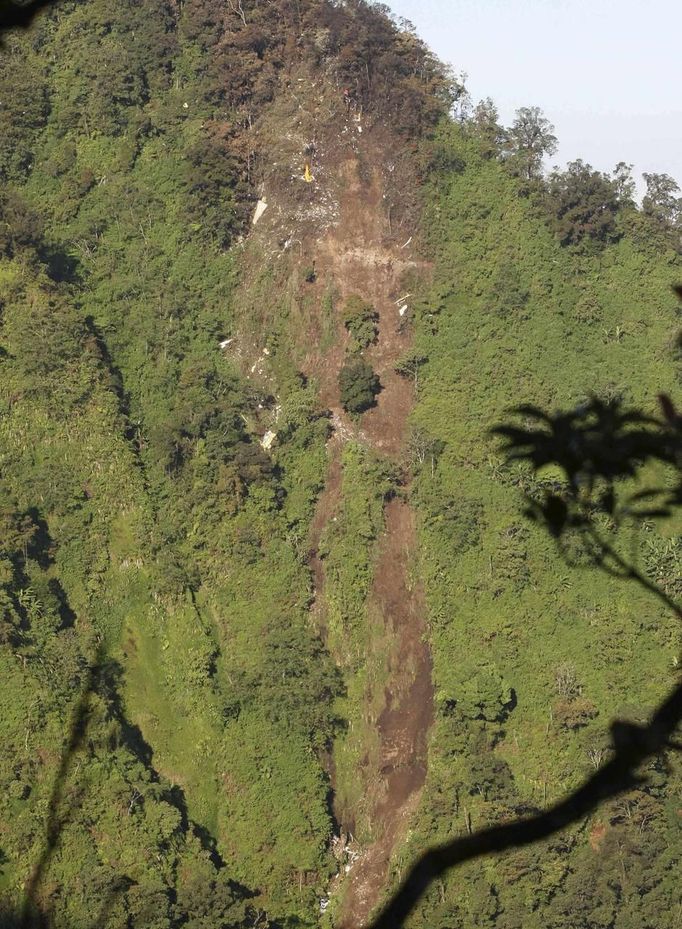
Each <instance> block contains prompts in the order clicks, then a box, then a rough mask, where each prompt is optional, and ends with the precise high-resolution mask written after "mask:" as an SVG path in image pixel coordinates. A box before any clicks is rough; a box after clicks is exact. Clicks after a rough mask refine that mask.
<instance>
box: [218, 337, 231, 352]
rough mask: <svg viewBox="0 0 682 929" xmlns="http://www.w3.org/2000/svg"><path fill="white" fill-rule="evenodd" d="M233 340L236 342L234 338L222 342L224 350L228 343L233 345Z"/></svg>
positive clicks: (221, 345)
mask: <svg viewBox="0 0 682 929" xmlns="http://www.w3.org/2000/svg"><path fill="white" fill-rule="evenodd" d="M233 342H234V339H223V341H222V342H221V343H220V347H221V348H222V350H223V351H225V349H226V348H227V347H228V345H232V343H233Z"/></svg>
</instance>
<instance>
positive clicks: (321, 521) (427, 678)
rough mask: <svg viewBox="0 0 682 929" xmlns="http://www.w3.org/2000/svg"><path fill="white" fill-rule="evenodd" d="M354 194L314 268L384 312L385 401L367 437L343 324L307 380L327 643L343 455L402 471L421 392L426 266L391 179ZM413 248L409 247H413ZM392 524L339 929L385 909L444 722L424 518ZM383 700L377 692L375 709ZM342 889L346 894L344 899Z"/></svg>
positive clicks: (352, 182) (375, 352)
mask: <svg viewBox="0 0 682 929" xmlns="http://www.w3.org/2000/svg"><path fill="white" fill-rule="evenodd" d="M365 154H366V156H367V160H368V162H369V163H370V164H373V165H381V164H382V154H383V153H382V152H381V151H380V150H375V151H373V152H369V153H367V152H366V153H365ZM340 171H341V172H342V174H343V179H344V184H343V185H342V192H341V195H340V198H339V222H338V223H337V224H336V225H335V226H334V227H333V228H332V229H330V230H329V231H328V232H327V234H326V235H325V236H324V237H323V238H322V239H321V241H319V242H318V243H317V244H316V248H315V252H314V255H315V266H316V268H317V271H318V277H319V280H320V281H324V282H325V285H326V286H329V284H330V283H332V284H333V286H334V288H335V290H336V292H337V294H338V297H339V298H340V299H339V304H340V305H341V304H342V303H343V301H344V300H345V299H346V298H347V297H348V296H349V295H350V294H358V295H360V296H361V297H362V298H364V299H365V300H368V301H369V302H370V303H372V304H373V306H374V307H375V308H376V310H377V312H378V314H379V336H378V339H377V343H376V345H374V346H372V347H371V348H370V349H369V350H368V351H367V352H366V357H367V358H368V360H369V361H370V362H371V364H372V366H373V367H374V370H375V371H376V373H377V374H378V375H379V377H380V380H381V384H382V391H381V393H380V394H379V396H378V398H377V405H376V407H375V408H373V409H372V410H370V411H369V412H367V413H366V414H365V415H364V416H363V417H362V422H361V424H360V427H358V426H357V425H356V424H355V423H353V422H352V421H351V420H350V418H349V417H348V415H347V414H346V413H345V412H344V410H343V409H342V408H341V406H340V403H339V396H338V374H339V371H340V369H341V366H342V365H343V360H344V356H345V348H346V341H345V340H346V338H347V336H346V334H345V331H344V330H343V327H342V325H341V323H340V322H339V321H338V320H337V331H338V338H337V339H336V340H335V344H334V345H333V346H332V347H331V348H330V349H328V350H327V351H326V352H324V353H320V352H319V351H315V350H314V349H313V350H311V352H310V355H309V357H308V359H307V362H306V368H307V371H306V373H307V374H309V375H311V376H314V377H315V378H316V380H317V382H318V384H319V385H320V394H321V398H322V402H323V403H324V404H325V406H327V407H328V409H329V410H330V411H331V418H332V425H333V429H334V437H333V439H332V440H331V441H330V446H329V451H330V465H329V471H328V476H327V483H326V487H325V489H324V491H323V493H322V494H321V496H320V499H319V501H318V506H317V512H316V515H315V519H314V521H313V525H312V528H311V534H310V565H311V569H312V573H313V581H314V585H315V600H314V606H313V615H314V616H315V617H316V621H317V623H318V627H319V628H320V631H321V634H322V635H323V636H326V625H325V620H324V586H325V572H324V562H323V560H322V559H321V558H320V557H319V554H318V549H319V545H320V539H321V537H322V534H323V532H324V530H325V527H326V526H327V525H328V523H329V521H330V520H331V519H332V518H333V514H334V512H335V510H336V508H337V506H338V504H339V501H340V496H341V483H342V468H341V450H342V448H343V444H344V442H346V441H348V440H349V439H350V438H354V439H356V440H358V441H362V442H365V443H366V444H367V445H369V446H370V447H372V448H373V449H375V450H376V451H378V452H380V453H382V454H384V455H386V456H388V457H390V458H391V459H393V460H395V461H396V462H399V461H400V460H401V458H402V455H403V450H404V445H405V439H406V431H407V421H408V417H409V414H410V412H411V409H412V407H413V404H414V396H413V387H412V385H411V383H410V382H409V381H408V380H406V379H404V378H401V377H399V376H398V375H397V374H396V373H395V371H394V367H395V364H396V361H397V360H398V358H399V357H400V356H401V355H402V354H403V353H404V352H405V351H406V350H407V349H408V348H409V347H410V337H409V334H408V333H407V332H406V331H405V327H404V326H403V325H402V324H401V323H402V319H401V315H400V312H399V310H400V305H399V304H400V301H399V300H398V298H399V297H400V296H401V286H402V278H403V275H404V273H405V272H406V271H407V270H409V269H411V268H415V267H418V262H416V261H413V260H412V259H411V258H410V256H409V252H406V250H405V249H404V248H401V247H400V245H393V244H390V243H388V244H387V243H386V238H385V231H386V218H385V211H384V209H383V203H382V196H383V195H382V176H381V170H380V168H378V167H377V168H375V169H374V171H373V173H372V175H371V178H370V179H368V180H364V181H362V180H361V179H360V176H359V174H360V171H359V162H358V159H357V158H348V159H347V160H345V161H344V162H342V164H341V165H340ZM405 238H407V237H405ZM384 516H385V526H384V532H383V536H382V538H381V539H380V543H379V547H378V556H377V560H376V563H375V567H374V581H373V587H372V592H371V596H370V603H369V604H368V615H369V616H378V617H379V622H378V624H377V626H378V628H377V631H376V635H378V636H382V637H383V638H385V639H386V640H387V641H388V642H389V643H390V646H389V649H388V651H389V654H388V655H387V671H388V673H387V676H386V680H385V687H384V693H383V709H382V711H381V713H380V715H379V718H378V721H377V729H378V735H379V748H378V752H376V753H374V754H375V756H376V757H374V758H373V760H372V762H371V765H370V767H371V770H367V769H366V768H365V769H363V772H364V773H363V780H364V784H363V787H364V788H365V793H366V795H367V796H369V797H370V808H371V822H372V834H373V837H374V838H373V841H372V842H371V844H369V845H368V846H367V847H365V848H361V849H356V850H355V851H354V853H353V856H352V859H351V862H352V863H351V864H350V867H347V868H346V869H345V870H346V871H347V874H346V875H345V876H343V874H342V876H341V880H340V881H339V883H338V886H337V891H338V894H339V898H340V902H339V905H338V908H337V909H336V914H337V915H336V921H335V925H336V926H337V929H361V927H363V926H366V925H367V924H368V921H369V918H370V914H371V913H372V911H373V910H374V909H375V908H376V906H377V905H378V904H379V903H380V902H381V900H382V898H383V896H384V894H385V892H386V889H387V883H388V875H389V866H390V861H391V858H392V856H393V854H394V853H395V851H396V850H397V848H398V847H399V844H400V842H401V840H402V839H403V837H404V836H405V833H406V830H407V828H408V825H409V820H410V817H411V815H412V814H413V812H414V810H415V809H416V806H417V803H418V801H419V797H420V793H421V788H422V786H423V784H424V780H425V776H426V755H427V750H426V737H427V732H428V729H429V727H430V724H431V720H432V714H433V692H432V684H431V658H430V652H429V648H428V645H427V644H426V641H425V639H426V618H425V605H424V599H423V594H422V592H421V590H420V588H419V586H418V585H416V584H414V583H413V581H412V566H413V565H414V563H415V560H416V531H415V521H414V515H413V513H412V511H411V509H410V507H409V504H408V503H407V502H405V500H404V499H401V498H399V497H395V498H393V499H392V500H390V501H389V502H388V503H387V504H386V507H385V513H384ZM373 696H375V695H372V694H369V693H368V694H367V702H368V705H369V704H370V702H371V700H372V697H373ZM335 812H336V816H337V819H338V821H339V825H340V828H341V830H342V832H344V833H346V834H347V833H349V832H350V831H352V830H353V823H354V818H355V817H354V811H353V810H343V809H338V808H337V809H336V810H335ZM337 891H335V893H336V892H337Z"/></svg>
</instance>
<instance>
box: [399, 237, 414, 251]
mask: <svg viewBox="0 0 682 929" xmlns="http://www.w3.org/2000/svg"><path fill="white" fill-rule="evenodd" d="M413 238H414V236H410V238H409V239H408V240H407V242H406V243H405V244H404V245H401V246H400V247H401V248H407V246H408V245H409V244H410V242H411V241H412V239H413Z"/></svg>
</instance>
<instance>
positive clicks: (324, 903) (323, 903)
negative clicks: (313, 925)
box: [320, 897, 329, 913]
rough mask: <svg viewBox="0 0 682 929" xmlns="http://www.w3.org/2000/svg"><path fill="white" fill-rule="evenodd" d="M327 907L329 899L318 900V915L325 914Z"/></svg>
mask: <svg viewBox="0 0 682 929" xmlns="http://www.w3.org/2000/svg"><path fill="white" fill-rule="evenodd" d="M328 907H329V897H322V899H321V900H320V913H326V912H327V909H328Z"/></svg>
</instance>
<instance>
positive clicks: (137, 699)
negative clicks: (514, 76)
mask: <svg viewBox="0 0 682 929" xmlns="http://www.w3.org/2000/svg"><path fill="white" fill-rule="evenodd" d="M462 92H463V91H462V88H461V87H460V86H459V85H458V84H457V83H456V82H454V81H453V80H452V78H451V75H449V74H448V73H447V71H446V70H445V69H444V68H443V67H442V66H441V65H439V63H438V62H437V61H435V60H434V58H433V56H432V55H430V53H429V52H428V50H427V49H426V48H425V47H424V46H423V44H422V43H421V42H420V41H419V40H418V38H417V37H416V36H415V35H414V34H413V33H412V32H411V31H410V29H409V28H408V27H406V26H402V27H400V28H398V27H396V26H395V25H394V24H393V23H392V22H391V20H390V19H389V18H388V17H387V16H386V14H385V12H384V11H383V10H382V9H380V8H375V7H374V6H373V5H370V4H367V3H365V2H363V0H347V2H344V3H336V2H331V0H330V2H326V0H296V2H290V0H268V2H263V0H241V2H239V3H227V4H218V3H215V2H214V0H187V2H185V3H182V4H177V3H175V2H171V0H169V2H164V0H153V2H151V3H145V4H139V3H135V2H133V0H126V2H124V3H121V4H116V5H113V6H112V4H110V3H108V2H106V0H84V2H79V3H72V2H63V3H61V4H60V5H59V6H58V7H55V9H54V10H53V11H52V12H50V13H49V14H47V15H44V16H43V17H41V18H39V20H38V21H37V22H36V25H35V28H34V29H33V30H32V31H31V32H30V33H29V34H28V35H23V34H11V35H9V36H8V39H7V45H6V48H5V49H3V52H2V54H1V55H0V99H1V100H2V106H0V179H1V182H2V190H1V191H0V311H1V319H0V367H1V368H2V380H1V383H0V403H1V404H2V410H1V412H2V421H1V422H0V437H1V438H2V448H1V449H0V455H1V458H0V465H1V466H2V480H1V482H0V558H1V559H2V560H1V561H0V572H1V573H0V583H1V584H2V600H1V601H0V603H1V605H2V609H3V618H2V626H1V627H0V661H1V662H2V668H3V675H4V678H3V679H4V680H6V682H7V683H6V686H4V687H3V696H2V704H1V706H2V729H3V737H4V740H3V744H4V748H3V751H2V754H1V755H0V788H2V791H1V792H2V801H1V802H2V804H3V806H2V818H1V821H0V899H1V900H2V906H6V909H7V911H8V913H7V919H6V922H8V923H11V921H14V920H15V919H16V917H17V914H21V911H22V908H23V907H24V905H25V903H26V896H27V891H28V893H29V895H30V898H31V899H30V900H29V901H28V902H29V903H30V904H31V906H32V907H33V910H34V913H33V915H34V916H35V918H36V920H37V919H39V918H42V919H43V921H44V923H45V924H46V925H48V926H55V927H67V926H68V927H69V929H70V927H81V926H82V927H86V926H89V925H91V924H92V921H93V919H97V920H99V921H101V917H100V916H99V915H98V914H100V913H105V912H106V913H107V914H108V918H109V921H108V925H112V926H120V927H121V929H124V927H125V929H131V927H133V929H138V927H139V929H143V927H147V926H155V927H159V929H180V927H181V926H200V925H201V926H210V927H211V929H217V927H229V929H241V927H246V926H256V925H271V926H273V927H274V926H277V927H281V929H285V927H294V926H299V927H300V926H318V925H320V926H323V927H327V926H329V925H330V924H331V925H335V926H338V927H342V929H351V927H360V926H363V925H365V926H366V925H367V924H368V922H369V919H370V915H371V912H372V910H373V908H374V907H375V906H376V905H377V904H378V903H380V901H381V900H382V898H383V896H384V895H385V894H386V893H387V892H389V891H390V888H391V885H392V882H393V881H395V880H399V878H400V876H401V873H402V872H403V870H404V867H405V865H406V864H407V863H408V861H409V860H410V858H411V856H412V855H413V854H417V853H418V852H420V851H422V850H423V848H424V847H425V846H427V845H429V844H430V843H432V842H435V841H440V840H442V839H443V838H445V837H446V836H450V835H451V834H452V833H455V832H459V831H464V830H466V829H472V828H476V827H477V826H479V825H481V824H484V823H488V822H497V821H502V820H505V819H508V818H510V817H514V816H517V815H520V814H523V813H525V812H527V811H529V810H531V809H535V808H537V807H540V806H542V805H544V804H545V803H547V802H549V801H550V800H552V799H555V798H556V797H558V796H559V795H561V794H562V793H564V792H565V791H566V790H567V789H569V788H570V787H571V786H574V785H575V784H576V783H578V782H579V780H580V779H581V777H582V776H583V775H584V773H585V772H586V771H587V770H588V769H590V767H593V766H594V765H595V764H597V765H598V764H599V760H600V759H601V758H603V757H605V753H606V751H607V747H606V746H607V739H608V724H609V721H610V720H611V719H612V718H614V717H615V716H616V715H618V714H622V715H624V716H626V717H627V718H633V719H637V718H639V717H640V716H641V715H642V713H643V712H645V711H646V709H647V708H648V707H649V706H651V705H652V704H653V703H654V702H655V700H656V699H657V697H658V696H659V695H660V693H661V692H662V690H663V689H665V682H666V681H667V679H668V678H669V677H670V676H672V675H674V674H676V673H677V671H676V670H675V669H676V667H677V665H676V664H675V659H676V658H677V648H678V645H679V642H678V630H677V629H675V628H674V627H672V625H671V623H670V622H669V620H668V618H667V617H665V616H664V615H663V614H662V613H661V612H660V610H658V608H657V607H656V605H655V604H652V603H651V602H649V601H648V600H646V599H644V598H642V597H639V596H636V595H635V594H634V593H633V592H631V591H628V590H626V589H625V588H623V587H621V586H619V585H618V584H616V583H615V582H605V581H604V579H603V577H601V576H599V575H595V574H594V573H590V572H587V571H585V572H583V573H580V574H578V573H577V572H574V571H573V570H572V569H569V568H568V567H566V566H565V565H564V564H563V563H562V562H561V561H560V560H559V559H558V557H556V556H555V553H554V551H553V550H552V549H550V548H548V545H547V540H546V539H545V538H544V537H543V536H542V535H541V534H540V532H539V530H538V529H537V528H532V527H529V526H527V525H526V523H525V522H524V521H523V519H522V517H521V515H520V509H521V505H522V504H521V501H520V498H519V495H518V491H519V489H524V488H525V489H527V488H528V487H532V486H534V484H533V482H534V481H536V477H535V476H533V475H531V474H528V473H525V472H523V471H518V470H515V469H513V468H509V467H508V466H507V465H505V463H504V462H503V461H501V460H500V459H499V458H498V457H497V455H496V454H495V450H494V447H493V445H492V443H491V441H490V439H489V436H488V432H487V431H488V429H489V428H490V427H491V426H492V425H494V423H496V422H497V421H499V419H500V418H501V417H503V416H504V415H505V409H507V408H508V407H509V406H510V405H515V404H517V403H519V402H523V401H528V402H535V403H540V404H541V405H545V404H547V405H555V404H556V405H565V404H575V403H578V402H580V401H581V400H582V399H583V398H584V396H585V394H586V392H587V391H588V390H591V389H594V390H598V391H599V392H601V393H603V394H605V395H607V396H612V397H613V396H626V397H628V398H629V399H631V400H632V401H633V402H636V403H638V404H641V405H643V406H644V408H645V409H652V407H653V403H654V397H655V394H656V393H657V392H658V391H660V390H661V389H663V390H666V391H669V392H673V390H674V388H675V387H676V386H677V381H676V378H675V374H674V370H673V366H672V362H671V361H670V358H671V356H672V349H673V341H674V339H673V336H674V327H675V309H674V305H673V303H672V301H671V300H670V298H669V285H670V283H671V280H672V279H674V278H676V277H678V276H679V273H680V259H679V255H678V254H677V253H676V251H675V250H674V249H673V248H672V247H671V242H672V239H671V235H670V234H669V230H668V231H666V230H664V229H661V228H657V227H656V225H655V223H654V222H653V221H652V219H651V217H647V216H645V215H643V214H642V213H641V212H640V211H638V210H636V209H635V207H634V205H633V204H632V203H629V202H627V198H626V199H625V200H623V199H622V198H621V199H620V200H619V198H618V197H617V196H616V195H615V193H614V192H613V190H612V189H611V188H610V187H609V185H608V184H606V186H604V185H605V183H606V182H605V181H604V179H601V188H600V189H606V190H607V193H608V195H609V204H607V206H608V208H609V210H612V211H613V216H611V219H610V220H609V225H608V229H609V234H608V236H607V237H606V238H605V239H604V240H603V241H595V242H590V241H587V244H586V246H585V247H580V248H579V247H577V246H576V247H574V245H575V243H574V245H571V247H567V246H562V245H561V244H560V239H559V238H558V233H557V234H555V232H554V231H553V230H555V229H556V219H557V217H556V215H554V214H553V213H552V210H553V209H554V207H552V205H551V202H550V201H551V198H550V197H549V192H548V189H547V187H546V185H545V184H544V182H543V181H542V179H541V178H540V177H537V178H535V179H534V182H533V183H531V184H529V183H526V182H525V180H523V179H520V178H519V177H518V175H517V174H515V164H516V163H517V162H515V160H514V158H513V157H512V158H510V157H509V155H510V152H509V150H508V149H506V148H505V147H504V143H503V141H501V140H503V139H504V133H502V131H501V129H500V127H498V126H496V125H494V124H490V120H488V122H487V123H486V121H485V119H483V117H485V118H486V119H488V117H490V112H489V110H485V108H484V110H485V112H483V111H479V112H478V113H477V114H475V115H474V116H473V117H472V118H470V119H465V120H463V121H461V122H459V123H455V122H453V121H452V120H451V119H450V118H448V116H447V112H448V109H449V107H450V104H451V103H452V101H453V99H455V98H456V97H457V96H458V95H460V94H461V93H462ZM486 114H487V116H486ZM490 118H492V117H490ZM493 123H494V120H493ZM515 154H516V155H517V156H518V155H519V153H518V152H517V153H515ZM588 179H589V178H588ZM562 183H563V181H562ZM592 206H594V204H592ZM603 206H604V204H599V203H598V204H597V208H598V209H599V210H601V209H602V207H603ZM424 211H425V212H424ZM609 215H610V214H609ZM588 219H589V217H588ZM564 225H565V223H564ZM587 226H588V227H589V222H588V223H587ZM562 229H563V226H562ZM564 232H565V229H564ZM578 244H580V243H578ZM583 244H584V243H583ZM358 308H359V309H358ZM349 367H350V368H353V369H354V370H355V371H356V372H357V371H361V372H364V376H365V377H366V378H367V377H369V378H370V381H371V378H372V373H374V374H376V376H377V377H378V380H379V382H380V387H381V389H380V391H379V393H378V395H377V396H376V398H375V399H376V402H375V403H374V404H372V403H371V396H369V397H368V396H367V392H366V391H365V392H364V395H363V396H362V397H361V401H362V402H361V403H360V406H359V407H358V409H357V410H356V412H348V410H349V409H352V403H351V402H349V401H348V396H347V395H346V393H344V395H343V397H342V392H341V385H340V381H341V377H342V374H343V372H344V371H347V369H348V368H349ZM397 369H400V371H401V372H402V373H400V374H399V373H397ZM346 383H347V382H346ZM351 386H352V387H357V384H355V385H351ZM360 392H361V393H362V391H360ZM370 394H371V390H370ZM344 398H345V400H344V402H345V406H344V402H342V399H344ZM356 399H357V396H356ZM363 406H366V407H367V409H366V410H365V411H364V412H359V409H360V408H361V407H363ZM659 530H660V531H659ZM635 543H636V545H637V546H638V552H639V555H638V557H639V558H640V559H641V562H642V564H643V565H644V567H645V569H646V570H647V571H648V572H649V574H650V576H651V577H652V578H654V579H655V580H656V582H658V583H661V584H665V585H667V586H668V587H669V588H670V590H671V591H672V592H673V593H678V592H679V569H680V546H679V539H678V537H677V535H676V534H675V529H674V527H663V528H662V530H661V527H656V526H654V525H653V524H652V525H651V526H646V527H645V531H644V533H643V536H642V537H640V538H639V539H636V540H634V542H633V544H635ZM573 555H574V556H575V557H574V559H573V560H574V562H575V561H576V560H577V561H578V562H579V561H580V552H575V553H573ZM89 707H90V708H91V709H90V710H88V708H89ZM84 708H85V709H84ZM667 765H668V759H661V760H660V763H657V764H656V765H655V766H654V768H653V769H652V770H651V771H650V772H649V781H648V782H647V784H643V785H638V786H637V787H636V788H635V789H633V791H632V793H631V794H629V795H628V796H627V797H625V798H624V799H623V802H622V804H620V805H618V804H614V805H612V806H611V807H609V808H607V809H605V810H604V811H603V812H602V813H601V814H600V815H599V816H597V817H595V818H594V820H591V821H589V822H586V823H584V824H581V825H580V826H579V827H578V828H576V829H575V830H573V831H572V832H571V833H570V834H568V835H566V836H562V837H560V838H558V839H557V840H556V841H554V842H551V843H547V844H546V845H544V846H542V847H541V848H539V849H537V850H534V851H530V852H527V853H523V854H520V853H519V854H513V855H510V856H508V857H507V858H505V859H504V860H502V861H490V862H485V863H483V864H482V865H480V866H479V865H477V866H476V867H475V868H470V869H466V870H464V871H462V872H461V873H457V874H455V875H454V876H453V877H452V879H451V880H447V881H444V882H440V883H439V884H437V885H436V886H434V887H432V888H431V889H430V890H429V893H428V894H427V895H426V897H425V899H424V900H423V901H422V903H421V905H420V909H419V911H418V912H417V913H416V914H415V916H414V918H413V920H412V925H414V926H415V927H417V926H431V925H439V926H443V927H445V926H458V927H467V929H469V927H471V929H473V927H476V929H479V927H481V926H491V927H497V929H517V927H523V929H533V927H538V929H539V927H542V929H567V927H570V929H575V927H578V926H580V927H582V929H630V927H631V926H634V925H649V924H651V925H653V924H655V925H656V926H657V927H659V926H660V927H662V929H672V927H673V926H674V925H676V923H675V920H676V919H677V916H678V914H679V905H680V903H681V902H682V901H680V898H679V886H678V882H677V881H676V873H677V871H676V869H677V868H678V866H679V848H680V843H679V824H680V822H681V820H680V817H679V815H678V814H679V809H678V808H679V776H678V774H674V773H673V774H671V773H670V771H669V769H668V767H667ZM652 914H653V915H652ZM3 918H4V915H3Z"/></svg>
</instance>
